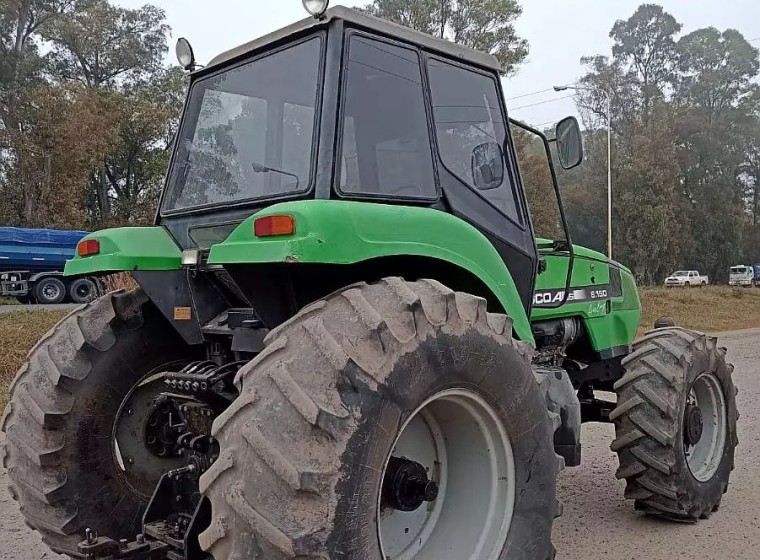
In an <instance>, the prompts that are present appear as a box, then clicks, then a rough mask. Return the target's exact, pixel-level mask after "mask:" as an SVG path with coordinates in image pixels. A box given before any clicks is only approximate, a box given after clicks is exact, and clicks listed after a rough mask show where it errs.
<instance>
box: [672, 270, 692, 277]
mask: <svg viewBox="0 0 760 560" xmlns="http://www.w3.org/2000/svg"><path fill="white" fill-rule="evenodd" d="M688 275H689V273H688V272H687V271H685V270H676V271H675V272H674V273H673V274H671V276H688Z"/></svg>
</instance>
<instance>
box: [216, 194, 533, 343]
mask: <svg viewBox="0 0 760 560" xmlns="http://www.w3.org/2000/svg"><path fill="white" fill-rule="evenodd" d="M273 215H289V216H292V217H293V218H294V220H295V232H294V233H293V234H292V235H284V236H273V237H256V236H255V235H254V222H255V220H257V219H259V218H262V217H266V216H273ZM392 257H420V258H421V260H420V262H421V263H422V262H425V261H426V260H434V261H442V262H444V263H448V264H450V265H453V266H455V267H458V268H459V269H462V270H464V271H466V272H467V273H469V274H471V275H473V276H474V277H476V278H477V279H478V280H479V282H481V283H482V284H483V285H485V286H486V287H487V289H488V290H489V291H490V293H491V294H492V295H493V298H486V299H495V300H496V301H498V302H499V304H500V307H501V309H500V311H501V310H503V311H504V312H506V313H507V314H508V315H509V316H510V317H511V318H512V321H513V328H514V331H515V334H516V336H517V337H518V338H520V339H521V340H525V341H528V342H530V343H533V342H534V340H533V335H532V333H531V329H530V322H529V321H528V317H527V314H526V312H525V308H524V307H523V305H522V302H521V300H520V296H519V293H518V291H517V288H516V286H515V283H514V280H513V278H512V275H511V274H510V272H509V269H508V268H507V266H506V265H505V264H504V261H503V260H502V258H501V256H500V255H499V253H498V252H497V251H496V249H495V248H494V247H493V245H492V244H491V243H490V242H489V241H488V239H487V238H486V237H485V236H484V235H483V234H482V233H480V232H479V231H478V230H477V229H476V228H474V227H473V226H471V225H470V224H468V223H467V222H465V221H464V220H461V219H459V218H457V217H455V216H452V215H450V214H447V213H445V212H440V211H438V210H433V209H430V208H415V207H407V206H390V205H384V204H375V203H362V202H345V201H334V200H311V201H296V202H286V203H282V204H277V205H274V206H271V207H269V208H267V209H266V210H263V211H261V212H259V213H257V214H255V215H254V216H251V217H250V218H248V219H247V220H245V221H244V222H242V223H241V224H240V225H239V226H238V227H237V228H236V229H235V230H234V231H233V232H232V234H230V236H229V237H228V238H227V239H226V240H225V241H224V242H222V243H219V244H217V245H214V246H213V247H212V248H211V252H210V254H209V258H208V263H209V264H210V265H222V266H224V267H228V268H236V267H239V266H245V265H265V264H279V265H307V264H312V265H357V264H359V263H365V262H370V261H372V262H378V261H381V260H382V259H385V258H392ZM337 268H340V266H338V267H337ZM346 268H347V270H348V268H350V266H347V267H346ZM425 272H426V270H417V271H416V276H417V277H418V278H425V277H426V276H425ZM391 274H393V271H391V270H389V271H388V275H391Z"/></svg>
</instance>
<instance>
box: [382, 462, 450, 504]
mask: <svg viewBox="0 0 760 560" xmlns="http://www.w3.org/2000/svg"><path fill="white" fill-rule="evenodd" d="M437 498H438V484H436V483H435V482H433V481H432V480H430V479H428V476H427V471H426V470H425V467H423V466H422V465H420V464H419V463H415V462H414V461H410V460H409V459H405V458H398V457H391V458H390V460H389V462H388V468H387V470H386V471H385V478H384V479H383V495H382V500H383V506H384V507H390V508H393V509H396V510H399V511H415V510H417V509H418V508H419V507H420V506H421V505H422V504H424V503H425V502H434V501H435V500H436V499H437Z"/></svg>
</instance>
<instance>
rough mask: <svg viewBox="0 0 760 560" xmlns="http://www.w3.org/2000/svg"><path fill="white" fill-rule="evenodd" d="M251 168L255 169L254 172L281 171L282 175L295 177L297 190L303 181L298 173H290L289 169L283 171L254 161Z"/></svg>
mask: <svg viewBox="0 0 760 560" xmlns="http://www.w3.org/2000/svg"><path fill="white" fill-rule="evenodd" d="M251 168H252V169H253V172H254V173H279V174H280V175H285V176H287V177H293V178H294V179H295V180H296V188H295V190H298V185H300V184H301V181H300V180H299V179H298V175H296V174H295V173H289V172H288V171H283V170H282V169H277V168H275V167H269V166H266V165H264V164H263V163H256V162H253V163H252V164H251Z"/></svg>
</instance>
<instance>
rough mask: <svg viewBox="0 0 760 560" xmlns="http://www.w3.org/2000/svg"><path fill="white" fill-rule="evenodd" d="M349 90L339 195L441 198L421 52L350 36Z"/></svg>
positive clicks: (343, 133) (345, 108) (344, 111)
mask: <svg viewBox="0 0 760 560" xmlns="http://www.w3.org/2000/svg"><path fill="white" fill-rule="evenodd" d="M345 91H346V101H345V106H344V109H343V116H342V119H341V122H342V129H343V131H342V142H341V158H340V169H339V174H340V180H339V182H338V185H339V189H340V191H341V192H342V193H344V194H351V195H365V196H383V197H388V198H418V199H434V198H436V197H437V189H436V181H435V172H434V167H433V154H432V149H431V147H430V144H431V142H430V132H429V128H428V119H427V113H426V110H425V94H424V88H423V85H422V71H421V67H420V56H419V53H418V52H417V51H416V50H414V49H409V48H404V47H401V46H398V45H395V44H391V43H386V42H384V41H380V40H376V39H373V38H370V37H367V36H365V35H360V34H356V33H353V34H351V36H350V39H349V47H348V68H347V76H346V84H345Z"/></svg>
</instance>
